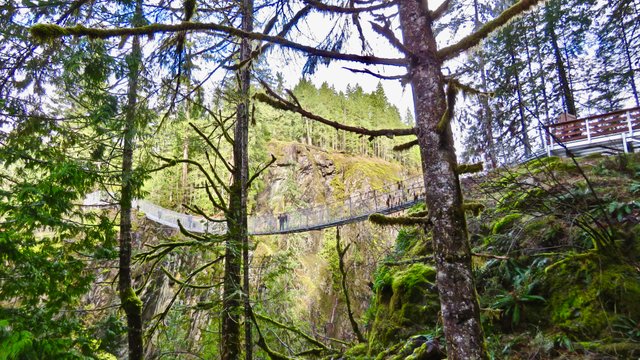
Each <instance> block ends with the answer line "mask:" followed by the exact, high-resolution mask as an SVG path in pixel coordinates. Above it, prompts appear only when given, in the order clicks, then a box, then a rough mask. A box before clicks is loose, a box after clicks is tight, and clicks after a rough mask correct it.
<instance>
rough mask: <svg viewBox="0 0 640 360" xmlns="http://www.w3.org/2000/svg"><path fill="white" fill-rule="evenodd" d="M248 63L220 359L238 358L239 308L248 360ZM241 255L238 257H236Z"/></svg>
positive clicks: (245, 8) (244, 52) (246, 25)
mask: <svg viewBox="0 0 640 360" xmlns="http://www.w3.org/2000/svg"><path fill="white" fill-rule="evenodd" d="M252 29H253V0H243V3H242V30H244V31H247V32H251V31H252ZM250 56H251V45H250V42H249V39H247V38H243V39H242V40H241V43H240V59H239V62H240V63H243V62H245V61H246V60H248V59H249V58H250ZM250 75H251V73H250V64H245V66H243V67H241V68H240V69H239V70H238V88H239V92H240V99H241V100H240V103H239V104H238V106H237V117H236V125H235V129H234V144H233V163H234V164H233V167H234V171H233V184H232V186H231V193H230V201H229V214H228V216H227V225H228V239H227V244H226V246H227V249H226V253H225V279H224V290H223V296H224V299H223V305H222V349H221V350H222V351H221V355H222V356H221V358H222V359H224V360H231V359H233V360H235V359H239V358H240V353H241V351H240V349H241V340H240V329H241V326H240V317H241V313H242V305H243V304H244V312H245V357H246V359H251V358H252V357H253V354H252V346H253V344H252V340H251V321H250V320H249V319H251V307H250V304H249V238H248V233H247V190H248V189H247V182H248V179H249V146H248V143H249V140H248V139H249V87H250V83H251V77H250ZM240 254H242V257H241V256H240ZM241 260H242V262H243V263H244V273H243V280H244V281H243V286H241V275H240V270H241Z"/></svg>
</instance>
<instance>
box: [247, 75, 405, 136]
mask: <svg viewBox="0 0 640 360" xmlns="http://www.w3.org/2000/svg"><path fill="white" fill-rule="evenodd" d="M262 86H263V87H264V89H265V91H266V94H263V93H257V94H255V95H254V96H253V97H254V99H256V100H258V101H261V102H264V103H266V104H269V105H271V106H272V107H274V108H276V109H280V110H285V111H291V112H295V113H298V114H300V115H302V116H304V117H306V118H308V119H311V120H314V121H317V122H319V123H322V124H325V125H329V126H331V127H333V128H334V129H336V130H344V131H348V132H351V133H355V134H360V135H365V136H369V140H372V139H373V138H376V137H380V136H386V137H388V138H393V137H394V136H408V135H415V129H414V128H407V129H379V130H371V129H366V128H363V127H358V126H350V125H344V124H341V123H339V122H336V121H332V120H328V119H326V118H324V117H322V116H319V115H316V114H313V113H311V112H309V111H307V110H305V109H303V108H302V106H301V105H300V104H299V103H297V104H295V103H293V102H291V101H289V100H287V99H285V98H283V97H282V96H280V95H278V94H277V93H276V92H275V91H273V90H272V89H271V88H269V86H268V85H267V84H266V83H264V82H262Z"/></svg>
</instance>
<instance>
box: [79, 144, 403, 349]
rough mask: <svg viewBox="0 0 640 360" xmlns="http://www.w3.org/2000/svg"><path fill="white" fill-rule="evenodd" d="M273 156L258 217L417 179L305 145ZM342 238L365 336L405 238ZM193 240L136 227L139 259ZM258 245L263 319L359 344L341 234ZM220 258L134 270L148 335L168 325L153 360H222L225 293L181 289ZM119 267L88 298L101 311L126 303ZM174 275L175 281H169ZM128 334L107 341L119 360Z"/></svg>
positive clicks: (186, 253) (280, 148)
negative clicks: (375, 286)
mask: <svg viewBox="0 0 640 360" xmlns="http://www.w3.org/2000/svg"><path fill="white" fill-rule="evenodd" d="M270 150H271V151H272V153H273V154H274V155H275V156H276V157H277V161H276V163H275V164H274V165H273V166H272V167H271V168H270V169H269V170H268V171H267V172H266V173H265V174H264V176H263V177H262V180H261V181H260V182H261V183H262V188H261V189H260V191H259V192H258V194H257V195H256V196H255V199H254V201H253V205H252V207H253V208H252V211H251V212H252V214H264V213H267V214H278V213H280V212H283V211H289V210H292V209H298V208H304V207H309V206H312V205H314V204H326V203H328V202H332V201H343V199H344V198H345V197H348V196H349V195H350V194H351V193H354V192H360V191H369V190H372V189H383V188H384V184H388V183H395V182H397V181H399V180H401V179H403V178H406V177H408V176H411V174H409V173H407V172H406V171H405V170H404V169H403V168H402V167H401V166H400V165H398V164H395V163H390V162H387V161H384V160H380V159H376V158H367V157H362V156H357V157H353V156H351V155H347V154H342V153H332V152H327V151H324V150H322V149H319V148H315V147H311V146H307V145H303V144H298V143H272V144H271V145H270ZM356 206H357V205H356ZM340 233H341V237H342V241H341V243H342V246H343V247H344V246H346V245H349V244H350V247H349V250H348V252H347V254H346V255H345V264H346V271H347V283H348V284H349V289H348V290H349V296H350V299H351V304H352V309H353V313H354V315H355V318H356V320H357V321H358V322H360V324H361V327H362V326H364V325H363V324H362V317H363V314H364V313H365V312H366V310H367V308H368V307H369V304H370V301H371V298H372V295H373V294H372V290H371V286H370V283H371V281H372V278H373V272H374V270H375V268H376V266H377V264H378V263H379V262H380V261H381V260H382V258H383V257H384V256H385V254H387V253H388V252H389V250H390V249H391V248H392V246H393V242H394V241H393V239H395V237H396V233H397V230H396V229H393V228H386V229H383V228H379V227H375V226H374V225H372V224H370V223H369V222H366V221H365V222H360V223H356V224H351V225H346V226H343V227H342V228H341V229H340ZM184 240H185V238H184V236H182V235H181V234H179V233H177V232H176V231H175V230H171V229H166V228H162V227H159V226H158V225H157V224H155V223H153V222H151V221H148V220H146V218H145V217H144V216H142V214H138V217H137V219H135V220H134V246H133V248H134V253H138V254H140V253H142V252H145V251H149V250H150V249H151V248H152V247H153V246H155V245H158V244H159V243H167V242H180V241H184ZM252 246H253V251H252V252H251V260H250V261H251V274H250V278H251V293H252V294H251V297H252V299H255V303H254V310H255V311H256V312H258V313H260V314H261V315H265V316H268V317H271V318H273V319H274V320H277V321H281V322H284V323H288V324H295V325H296V326H298V327H300V328H301V329H302V330H303V331H305V332H308V333H310V334H312V335H314V336H317V337H318V338H320V339H322V338H326V337H332V338H339V339H346V340H354V339H355V337H354V335H353V331H352V329H351V326H350V323H349V320H348V317H347V311H346V306H345V300H344V294H343V292H342V288H341V286H340V282H341V276H340V272H339V271H338V255H337V251H336V241H335V229H327V230H322V231H312V232H306V233H299V234H291V235H277V236H256V237H253V238H252ZM216 251H217V250H215V249H213V250H212V248H211V247H208V248H207V249H201V248H195V249H186V248H184V249H178V251H174V252H172V253H170V254H169V255H167V256H166V257H165V258H163V259H162V260H161V261H160V262H159V263H158V264H156V266H155V267H152V266H151V264H152V263H153V260H151V261H149V262H145V263H137V264H136V266H135V267H134V268H135V270H134V273H133V277H134V282H135V284H134V285H135V288H136V289H140V288H141V289H142V290H141V291H140V292H139V296H140V298H141V300H142V301H143V303H144V307H143V319H144V326H145V328H146V329H149V328H150V327H152V326H154V324H155V325H157V326H158V328H157V329H156V331H155V333H154V335H153V336H152V337H151V338H150V340H149V341H147V343H146V351H145V356H146V357H147V358H149V359H152V358H155V357H157V356H158V355H159V354H161V353H167V351H168V352H171V351H174V352H175V351H179V352H180V351H181V352H192V353H195V354H205V355H206V354H208V355H211V356H212V357H215V356H216V355H215V354H216V353H215V351H216V348H217V341H218V338H217V335H212V334H217V333H218V331H219V330H218V328H217V326H218V324H217V322H218V321H217V318H216V316H217V314H218V312H219V309H218V307H219V302H220V299H221V294H220V293H219V292H218V291H217V290H216V287H215V285H214V286H212V287H211V288H209V289H190V288H183V287H182V285H181V281H185V280H186V278H187V277H188V276H189V274H190V273H192V272H193V271H194V269H197V268H199V267H200V266H202V265H203V264H205V263H207V262H210V261H212V260H214V259H215V257H216V256H218V255H219V254H217V253H216ZM114 264H115V263H113V264H110V266H111V268H112V270H110V271H108V272H104V273H101V274H100V279H101V281H102V282H103V283H104V284H105V286H101V287H97V288H96V289H95V290H94V291H93V292H92V293H91V294H88V295H87V297H86V303H87V304H93V306H95V307H96V308H108V307H109V306H117V304H118V300H117V299H118V298H117V294H116V293H115V290H114V289H113V288H112V287H111V286H110V283H109V282H110V281H112V280H113V279H114V278H115V276H116V275H117V269H116V266H117V264H115V265H114ZM165 271H166V273H169V274H172V276H174V278H171V277H169V276H167V274H166V273H165ZM220 277H221V269H220V268H219V267H216V266H212V267H211V268H210V269H208V270H206V271H204V272H202V273H201V274H199V275H198V278H197V281H195V282H196V283H197V284H204V285H209V284H216V283H217V282H219V279H220ZM398 286H400V288H402V286H401V285H398ZM400 288H398V289H400ZM398 291H400V292H402V293H403V294H404V295H398V301H400V302H402V301H405V300H403V299H404V297H405V296H411V291H410V290H406V291H405V290H398ZM177 293H179V294H178V296H176V294H177ZM399 294H400V293H399ZM400 298H402V299H400ZM169 305H172V306H173V310H172V311H171V312H169V313H167V314H166V316H165V317H164V320H163V321H162V322H160V323H156V322H157V320H158V315H159V314H162V313H163V312H165V311H166V309H167V308H168V306H169ZM407 311H409V310H407ZM111 315H113V316H112V317H113V318H114V319H116V321H117V319H118V313H117V307H114V308H113V309H111ZM371 321H373V320H371ZM264 326H265V327H267V326H268V325H266V324H265V325H264ZM122 330H123V329H122V327H121V326H120V328H119V331H120V332H119V334H120V336H119V337H117V336H116V337H115V338H112V339H108V340H107V339H106V338H107V336H106V335H105V336H104V338H103V344H104V345H105V346H106V347H107V348H108V349H109V352H111V353H113V354H115V355H116V356H117V357H118V358H121V357H124V356H125V355H126V352H125V350H126V346H125V345H126V343H125V342H123V341H124V337H122V336H121V335H122ZM105 332H108V333H109V334H113V331H111V330H109V331H106V329H105ZM287 336H288V335H287ZM112 337H113V336H112ZM118 338H119V339H120V340H118ZM268 340H269V341H270V343H271V344H272V346H274V347H277V346H279V345H278V344H279V341H278V339H277V338H273V339H268ZM292 346H295V344H294V345H292ZM203 356H204V355H203Z"/></svg>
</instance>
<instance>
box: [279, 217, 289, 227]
mask: <svg viewBox="0 0 640 360" xmlns="http://www.w3.org/2000/svg"><path fill="white" fill-rule="evenodd" d="M287 220H288V216H287V214H280V215H278V222H279V223H280V231H284V229H285V227H286V226H287Z"/></svg>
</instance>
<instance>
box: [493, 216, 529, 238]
mask: <svg viewBox="0 0 640 360" xmlns="http://www.w3.org/2000/svg"><path fill="white" fill-rule="evenodd" d="M521 218H522V214H508V215H506V216H503V217H502V218H500V219H498V220H496V221H495V222H494V223H493V224H492V225H491V233H492V234H494V235H495V234H500V233H503V232H505V231H507V230H509V229H511V227H513V225H514V224H515V223H516V221H518V220H520V219H521Z"/></svg>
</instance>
